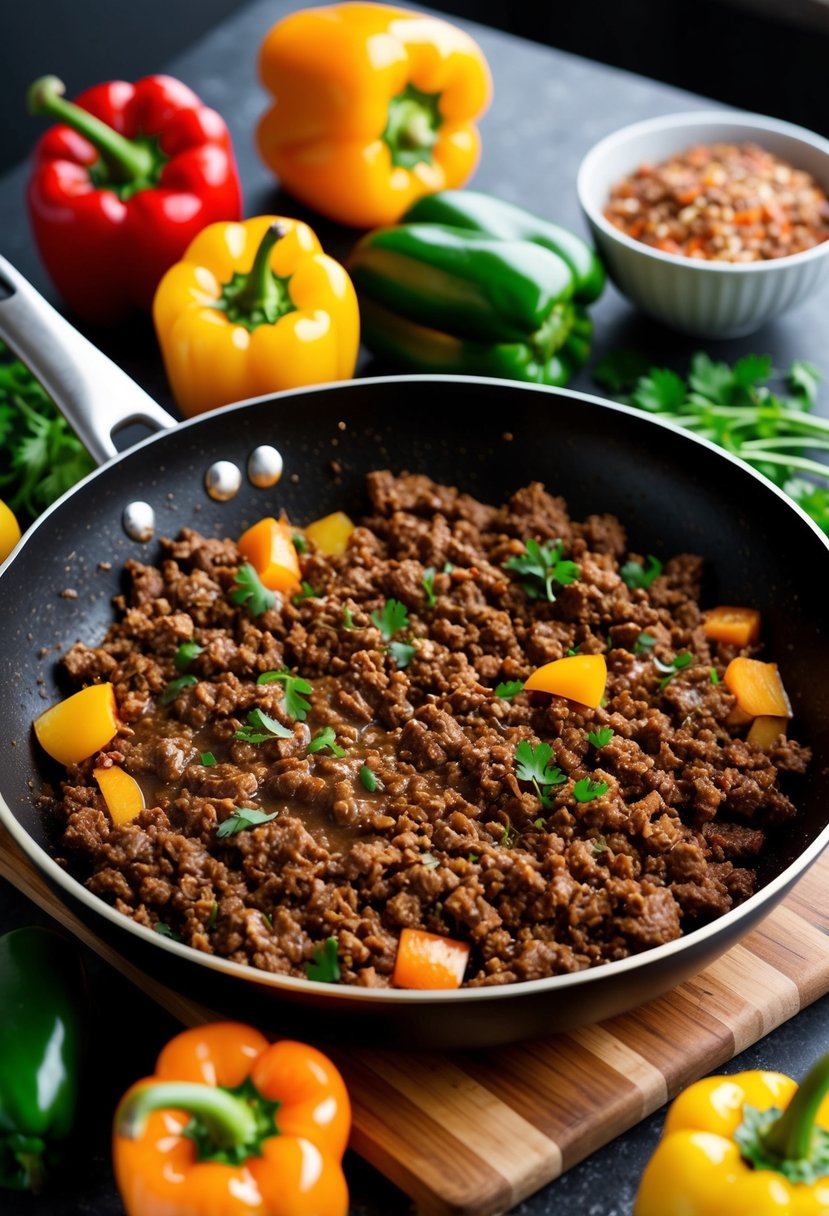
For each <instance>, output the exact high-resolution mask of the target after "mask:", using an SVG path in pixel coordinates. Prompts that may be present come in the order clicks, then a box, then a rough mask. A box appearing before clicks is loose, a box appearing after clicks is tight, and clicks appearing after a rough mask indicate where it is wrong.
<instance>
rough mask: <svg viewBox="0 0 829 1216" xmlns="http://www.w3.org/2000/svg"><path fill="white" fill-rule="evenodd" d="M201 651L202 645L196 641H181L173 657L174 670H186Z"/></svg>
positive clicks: (202, 649)
mask: <svg viewBox="0 0 829 1216" xmlns="http://www.w3.org/2000/svg"><path fill="white" fill-rule="evenodd" d="M203 651H204V647H203V646H200V645H199V644H198V642H182V644H181V645H180V646H179V648H178V650H177V651H176V653H175V656H174V658H173V663H174V664H175V668H176V671H186V670H187V668H188V667H189V666H190V664H191V663H192V662H194V661H195V660H196V659H197V658H198V657H199V655H200V654H202V652H203Z"/></svg>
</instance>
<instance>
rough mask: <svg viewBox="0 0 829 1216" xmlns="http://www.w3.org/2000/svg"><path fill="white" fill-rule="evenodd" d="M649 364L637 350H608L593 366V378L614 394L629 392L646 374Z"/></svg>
mask: <svg viewBox="0 0 829 1216" xmlns="http://www.w3.org/2000/svg"><path fill="white" fill-rule="evenodd" d="M649 366H650V360H649V359H647V358H646V357H645V355H642V354H640V353H639V351H635V350H615V351H609V352H608V353H607V354H606V355H604V356H603V357H602V358H601V359H600V360H599V362H598V363H597V364H596V366H595V367H594V369H593V379H594V380H595V381H596V383H597V384H601V385H602V386H603V387H604V388H606V389H608V391H609V392H611V393H613V394H614V395H620V394H623V393H629V392H631V391H632V390H633V389H634V388H635V387H636V384H637V382H638V381H639V380H640V379H641V377H642V376H644V375H646V374H647V371H648V368H649Z"/></svg>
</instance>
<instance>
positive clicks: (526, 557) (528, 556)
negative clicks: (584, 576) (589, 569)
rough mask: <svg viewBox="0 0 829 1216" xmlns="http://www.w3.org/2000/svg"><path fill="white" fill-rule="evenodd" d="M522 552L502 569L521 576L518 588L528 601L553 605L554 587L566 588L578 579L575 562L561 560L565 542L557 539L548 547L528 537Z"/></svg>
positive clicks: (578, 572)
mask: <svg viewBox="0 0 829 1216" xmlns="http://www.w3.org/2000/svg"><path fill="white" fill-rule="evenodd" d="M524 550H525V552H524V553H521V554H516V555H515V556H514V557H511V558H509V559H508V560H507V561H505V562H504V569H505V570H512V571H514V572H515V573H516V574H521V575H523V576H524V577H523V578H522V580H521V586H522V588H523V589H524V593H525V595H527V596H528V598H529V599H531V600H538V599H541V598H542V597H544V598H546V599H547V600H549V602H550V603H551V604H554V603H555V600H556V597H555V593H554V591H553V584H554V583H557V584H558V586H559V587H567V586H568V585H569V584H570V583H574V582H575V581H576V579H577V578H579V577H580V576H581V570H580V568H579V567H578V566H577V565H576V563H575V562H571V561H566V560H564V559H562V556H561V555H562V553H563V552H564V542H563V541H560V540H557V541H554V542H553V543H552V544H549V545H541V544H539V542H538V541H537V540H534V539H533V538H532V537H530V539H529V540H527V541H525V542H524Z"/></svg>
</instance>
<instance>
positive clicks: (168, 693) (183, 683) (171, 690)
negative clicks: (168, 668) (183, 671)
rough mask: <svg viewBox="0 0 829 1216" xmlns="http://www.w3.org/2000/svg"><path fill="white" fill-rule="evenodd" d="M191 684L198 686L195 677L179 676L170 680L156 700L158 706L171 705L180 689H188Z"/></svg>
mask: <svg viewBox="0 0 829 1216" xmlns="http://www.w3.org/2000/svg"><path fill="white" fill-rule="evenodd" d="M193 684H198V680H197V679H196V677H195V676H179V677H178V678H177V679H175V680H171V681H170V683H169V684H168V685H167V687H166V688H165V689H164V691H163V692H162V694H161V696H160V697H159V698H158V703H159V705H172V703H173V701H175V699H176V697H177V696H178V694H179V693H180V692H181V691H182V689H184V688H190V687H191V685H193Z"/></svg>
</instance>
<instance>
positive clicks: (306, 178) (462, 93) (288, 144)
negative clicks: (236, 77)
mask: <svg viewBox="0 0 829 1216" xmlns="http://www.w3.org/2000/svg"><path fill="white" fill-rule="evenodd" d="M259 75H260V78H261V80H262V83H263V85H264V86H265V88H266V89H267V90H268V91H269V92H270V93H272V94H273V95H274V104H273V106H272V108H271V109H270V110H268V111H267V113H266V114H265V115H264V116H263V118H262V119H261V121H260V123H259V127H258V129H257V143H258V147H259V152H260V155H261V156H262V159H263V160H264V162H265V164H266V165H268V166H269V168H271V169H272V170H273V171H274V173H276V175H277V176H278V178H279V180H280V182H281V184H282V185H283V187H284V188H285V189H286V190H287V191H288V192H289V193H291V194H293V195H294V196H295V197H296V198H298V199H300V201H301V202H303V203H306V204H307V205H308V206H309V207H313V208H314V209H315V210H316V211H319V212H320V213H321V214H322V215H326V216H328V217H330V218H331V219H334V220H337V221H339V222H340V223H342V224H349V225H351V226H352V227H356V228H370V227H374V226H376V225H380V224H391V223H394V221H395V220H397V219H398V218H399V217H400V216H401V215H402V213H403V212H404V211H405V210H406V208H407V207H408V206H410V205H411V203H413V202H414V201H415V199H417V198H419V197H420V196H421V195H423V194H428V193H431V192H432V191H435V190H443V189H445V188H447V187H451V186H461V185H463V183H464V182H465V181H466V180H467V179H468V178H469V177H470V176H471V174H472V172H473V171H474V169H475V167H476V165H477V163H478V159H479V156H480V137H479V134H478V131H477V128H476V126H475V122H476V120H477V119H478V117H479V116H480V115H481V114H482V113H483V111H484V110H485V109H486V107H487V105H488V104H489V100H490V96H491V91H492V85H491V79H490V73H489V68H488V66H487V63H486V60H485V58H484V56H483V54H482V52H481V50H480V48H479V47H478V46H477V44H476V43H475V42H474V41H473V40H472V39H471V38H470V37H469V35H468V34H466V33H465V32H464V31H463V30H460V29H458V28H457V27H456V26H454V25H450V24H449V23H448V22H446V21H442V20H441V19H440V18H437V17H431V16H427V15H426V14H424V13H417V12H412V11H411V10H408V9H402V8H394V7H391V6H389V5H385V4H366V3H351V4H335V5H330V6H326V7H322V8H310V9H304V10H302V11H300V12H297V13H292V14H290V15H289V16H288V17H285V18H284V19H283V20H282V21H280V22H278V23H277V24H276V25H275V26H274V27H273V28H272V29H271V30H270V31H269V33H268V34H267V35H266V36H265V39H264V41H263V43H262V46H261V49H260V54H259Z"/></svg>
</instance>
